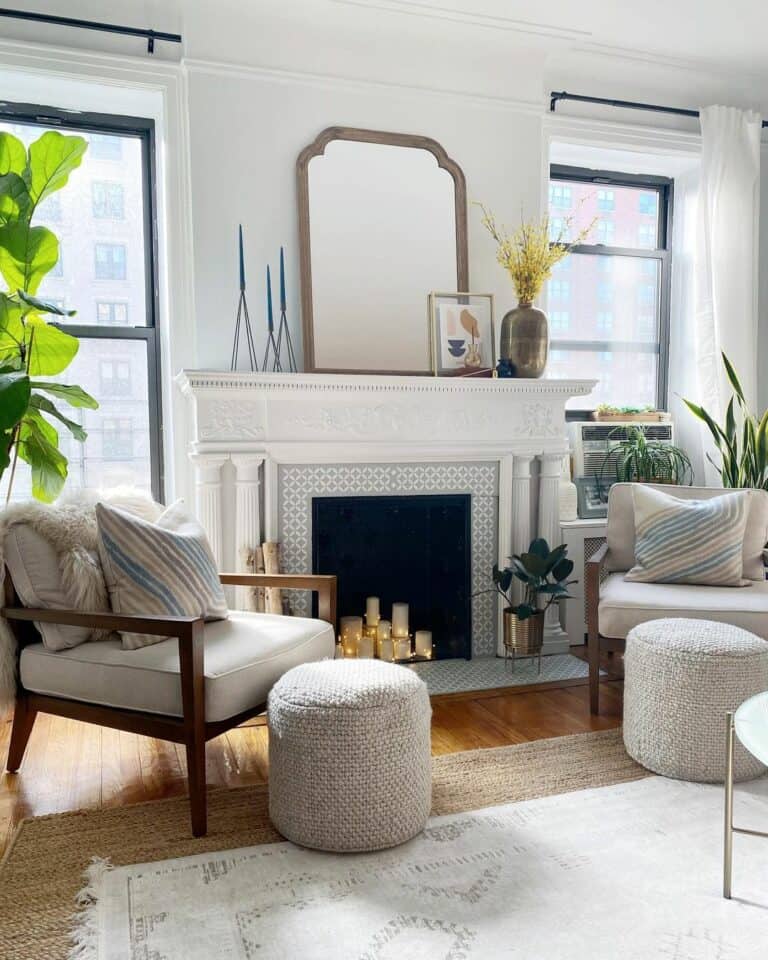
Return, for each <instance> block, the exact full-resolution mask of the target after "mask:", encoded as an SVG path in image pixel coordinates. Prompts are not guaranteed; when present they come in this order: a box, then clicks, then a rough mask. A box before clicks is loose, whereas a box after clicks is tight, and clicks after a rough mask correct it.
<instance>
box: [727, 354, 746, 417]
mask: <svg viewBox="0 0 768 960" xmlns="http://www.w3.org/2000/svg"><path fill="white" fill-rule="evenodd" d="M722 357H723V365H724V366H725V372H726V374H727V376H728V379H729V381H730V383H731V386H732V387H733V390H734V392H735V394H736V396H737V397H738V398H739V400H740V401H741V405H742V407H743V406H745V400H744V391H743V390H742V389H741V384H740V383H739V378H738V377H737V376H736V371H735V370H734V369H733V364H732V363H731V361H730V360H729V359H728V357H726V355H725V354H722Z"/></svg>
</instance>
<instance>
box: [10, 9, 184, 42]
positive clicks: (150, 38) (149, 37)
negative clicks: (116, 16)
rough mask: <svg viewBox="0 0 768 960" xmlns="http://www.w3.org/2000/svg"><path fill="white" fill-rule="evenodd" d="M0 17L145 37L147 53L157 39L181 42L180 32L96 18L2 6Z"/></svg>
mask: <svg viewBox="0 0 768 960" xmlns="http://www.w3.org/2000/svg"><path fill="white" fill-rule="evenodd" d="M0 17H10V18H11V19H13V20H31V21H32V22H33V23H52V24H54V25H55V26H59V27H77V28H78V29H80V30H101V31H102V33H119V34H122V35H123V36H126V37H143V38H144V39H145V40H146V41H147V53H154V52H155V40H165V41H166V43H181V34H180V33H165V32H163V31H162V30H142V29H141V28H140V27H122V26H120V25H118V24H116V23H99V22H97V21H96V20H76V19H74V18H72V17H57V16H54V15H53V14H50V13H30V12H28V11H26V10H9V9H8V8H7V7H0Z"/></svg>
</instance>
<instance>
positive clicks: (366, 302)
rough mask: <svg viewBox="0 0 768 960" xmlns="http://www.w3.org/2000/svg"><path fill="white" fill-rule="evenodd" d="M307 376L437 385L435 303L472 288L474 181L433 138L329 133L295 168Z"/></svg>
mask: <svg viewBox="0 0 768 960" xmlns="http://www.w3.org/2000/svg"><path fill="white" fill-rule="evenodd" d="M296 176H297V193H298V214H299V245H300V261H301V309H302V327H303V336H304V369H305V370H306V371H307V372H310V373H312V372H314V373H382V374H385V373H389V374H411V375H414V374H416V375H428V374H429V373H430V359H429V358H430V347H429V322H428V297H429V294H430V292H431V291H434V290H452V289H455V290H467V289H468V288H469V276H468V274H469V268H468V254H467V194H466V184H465V180H464V174H463V172H462V170H461V167H459V165H458V164H457V163H456V162H455V161H453V160H451V158H450V157H449V156H448V154H447V153H446V152H445V150H444V149H443V147H442V146H441V145H440V144H439V143H438V142H437V141H436V140H431V139H430V138H429V137H420V136H412V135H409V134H402V133H383V132H381V131H378V130H361V129H355V128H352V127H328V128H327V129H326V130H323V132H322V133H321V134H319V136H318V137H317V138H316V139H315V140H314V141H313V142H312V143H311V144H309V146H307V147H306V148H305V149H304V150H302V152H301V153H300V154H299V157H298V160H297V163H296Z"/></svg>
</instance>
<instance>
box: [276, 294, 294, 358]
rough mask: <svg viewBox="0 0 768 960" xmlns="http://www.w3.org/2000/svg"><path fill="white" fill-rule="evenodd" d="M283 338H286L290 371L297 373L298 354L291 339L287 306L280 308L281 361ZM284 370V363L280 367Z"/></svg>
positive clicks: (278, 345) (279, 346)
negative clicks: (286, 312)
mask: <svg viewBox="0 0 768 960" xmlns="http://www.w3.org/2000/svg"><path fill="white" fill-rule="evenodd" d="M283 340H285V349H286V353H287V356H288V370H287V372H288V373H296V371H297V369H298V368H297V366H296V354H295V353H294V352H293V341H292V340H291V331H290V330H289V329H288V320H287V319H286V316H285V307H281V308H280V326H279V327H278V328H277V348H276V352H277V362H278V363H280V354H281V351H282V346H283ZM278 369H280V370H282V365H281V366H280V367H278Z"/></svg>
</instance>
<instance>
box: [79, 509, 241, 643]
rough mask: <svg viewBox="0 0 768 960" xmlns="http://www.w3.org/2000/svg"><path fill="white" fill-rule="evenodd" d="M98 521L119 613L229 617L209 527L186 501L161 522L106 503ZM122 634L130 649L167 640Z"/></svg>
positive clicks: (114, 606)
mask: <svg viewBox="0 0 768 960" xmlns="http://www.w3.org/2000/svg"><path fill="white" fill-rule="evenodd" d="M96 522H97V524H98V530H99V556H100V558H101V564H102V567H103V569H104V579H105V581H106V584H107V590H108V591H109V600H110V604H111V606H112V611H113V612H114V613H129V614H138V615H143V616H152V615H155V616H171V617H204V618H205V619H206V620H224V619H226V617H227V604H226V600H225V598H224V590H223V588H222V586H221V581H220V580H219V575H218V573H217V570H216V561H215V560H214V557H213V553H212V551H211V548H210V546H209V544H208V539H207V537H206V535H205V531H204V530H203V528H202V527H201V526H200V524H199V523H198V522H197V521H196V520H195V519H194V518H193V517H191V516H190V515H189V514H188V513H187V512H186V511H185V510H184V506H183V503H182V502H181V501H178V502H177V503H174V504H172V506H170V507H168V509H167V510H166V511H165V512H164V513H163V514H161V516H160V517H158V519H157V522H156V523H149V522H147V521H146V520H141V519H139V518H138V517H134V516H131V515H130V514H129V513H126V512H125V511H124V510H120V509H117V508H115V507H110V506H108V505H107V504H105V503H100V504H98V505H97V507H96ZM122 637H123V648H124V649H126V650H136V649H138V648H139V647H146V646H149V645H150V644H153V643H160V641H162V640H165V639H166V638H165V637H156V636H152V635H150V634H141V633H127V632H125V633H123V634H122Z"/></svg>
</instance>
